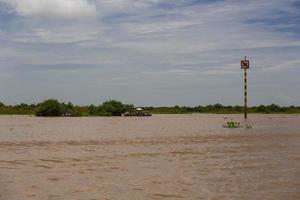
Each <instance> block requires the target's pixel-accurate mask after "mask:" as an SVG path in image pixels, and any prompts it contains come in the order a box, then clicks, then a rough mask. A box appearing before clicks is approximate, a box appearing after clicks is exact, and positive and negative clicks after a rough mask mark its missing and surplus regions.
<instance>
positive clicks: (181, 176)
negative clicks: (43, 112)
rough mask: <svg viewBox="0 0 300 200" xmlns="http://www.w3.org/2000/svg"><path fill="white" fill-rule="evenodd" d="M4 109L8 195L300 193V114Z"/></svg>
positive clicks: (2, 158) (113, 198) (78, 199)
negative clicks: (38, 113) (235, 125)
mask: <svg viewBox="0 0 300 200" xmlns="http://www.w3.org/2000/svg"><path fill="white" fill-rule="evenodd" d="M231 118H233V119H234V120H236V121H239V122H241V123H242V124H243V123H245V122H244V121H243V120H242V116H241V115H198V114H193V115H154V116H152V117H149V118H134V117H133V118H121V117H120V118H100V117H99V118H92V117H91V118H36V117H29V116H0V200H29V199H30V200H31V199H32V200H44V199H45V200H59V199H64V200H123V199H124V200H125V199H126V200H127V199H128V200H140V199H141V200H142V199H147V200H148V199H150V200H152V199H153V200H156V199H157V200H169V199H174V200H176V199H188V200H194V199H195V200H198V199H205V200H206V199H210V200H223V199H224V200H228V199H229V200H231V199H232V200H243V199H245V200H253V199H263V200H268V199H270V200H271V199H272V200H277V199H278V200H290V199H291V200H292V199H293V200H298V199H300V116H297V115H250V116H249V121H248V122H247V123H251V124H252V125H253V128H252V129H245V128H240V129H234V130H231V129H225V128H223V127H222V125H223V124H224V123H225V122H226V121H228V120H229V119H231Z"/></svg>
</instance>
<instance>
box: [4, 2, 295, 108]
mask: <svg viewBox="0 0 300 200" xmlns="http://www.w3.org/2000/svg"><path fill="white" fill-rule="evenodd" d="M245 55H247V56H248V57H249V58H250V61H251V69H250V71H249V103H250V104H251V105H256V104H269V103H277V104H281V105H291V104H294V105H299V104H300V92H299V89H300V78H299V76H300V1H298V0H0V70H1V72H0V101H2V102H4V103H7V104H15V103H20V102H26V103H33V102H38V101H41V100H44V99H46V98H57V99H59V100H61V101H72V102H74V103H76V104H92V103H93V104H97V103H100V102H102V101H104V100H107V99H118V100H121V101H124V102H126V103H134V104H136V105H155V106H158V105H198V104H211V103H217V102H219V103H223V104H230V105H235V104H242V103H243V96H242V95H243V94H242V92H243V85H242V84H243V74H242V71H241V69H240V64H239V63H240V59H241V58H243V56H245Z"/></svg>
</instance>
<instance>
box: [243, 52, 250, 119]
mask: <svg viewBox="0 0 300 200" xmlns="http://www.w3.org/2000/svg"><path fill="white" fill-rule="evenodd" d="M249 68H250V62H249V60H247V57H246V56H245V58H244V60H242V61H241V69H244V118H245V119H247V100H248V99H247V98H248V96H247V69H249Z"/></svg>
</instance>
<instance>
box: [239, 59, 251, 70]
mask: <svg viewBox="0 0 300 200" xmlns="http://www.w3.org/2000/svg"><path fill="white" fill-rule="evenodd" d="M241 68H242V69H249V68H250V63H249V60H242V61H241Z"/></svg>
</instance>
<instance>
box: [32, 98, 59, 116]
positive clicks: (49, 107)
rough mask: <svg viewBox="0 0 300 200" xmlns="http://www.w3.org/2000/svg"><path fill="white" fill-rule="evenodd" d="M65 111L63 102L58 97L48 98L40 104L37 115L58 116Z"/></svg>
mask: <svg viewBox="0 0 300 200" xmlns="http://www.w3.org/2000/svg"><path fill="white" fill-rule="evenodd" d="M63 112H64V110H63V106H62V104H61V103H59V102H58V101H57V100H56V99H48V100H46V101H44V102H42V103H41V104H40V105H39V107H38V110H37V112H36V116H45V117H57V116H62V114H63Z"/></svg>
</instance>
